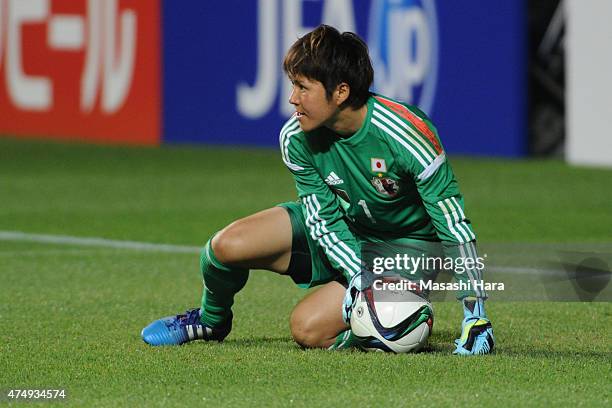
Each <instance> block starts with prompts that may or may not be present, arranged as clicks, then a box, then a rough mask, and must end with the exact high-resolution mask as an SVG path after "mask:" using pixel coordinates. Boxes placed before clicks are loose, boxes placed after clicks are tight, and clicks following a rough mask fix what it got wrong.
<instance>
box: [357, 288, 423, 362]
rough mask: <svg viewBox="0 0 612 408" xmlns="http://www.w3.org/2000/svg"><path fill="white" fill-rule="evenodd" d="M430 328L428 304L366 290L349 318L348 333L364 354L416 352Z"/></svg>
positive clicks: (409, 296) (406, 296)
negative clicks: (357, 342)
mask: <svg viewBox="0 0 612 408" xmlns="http://www.w3.org/2000/svg"><path fill="white" fill-rule="evenodd" d="M379 286H380V285H379ZM374 287H376V286H375V285H374ZM432 327H433V307H432V305H431V303H429V302H428V301H427V300H425V299H424V298H422V297H421V296H419V295H417V294H415V293H413V292H410V291H406V290H397V291H394V290H376V289H372V287H369V288H367V289H365V290H364V291H362V292H361V294H360V295H359V296H358V298H357V300H356V301H355V304H354V306H353V311H352V314H351V330H352V331H353V334H354V335H355V336H357V338H358V339H359V340H360V343H361V348H362V349H364V350H367V351H386V352H393V353H411V352H416V351H419V350H421V349H422V348H423V347H424V346H425V345H426V344H427V339H428V338H429V335H430V334H431V329H432Z"/></svg>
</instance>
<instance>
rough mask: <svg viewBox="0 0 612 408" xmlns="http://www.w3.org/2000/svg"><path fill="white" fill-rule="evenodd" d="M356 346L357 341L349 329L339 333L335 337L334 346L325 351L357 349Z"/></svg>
mask: <svg viewBox="0 0 612 408" xmlns="http://www.w3.org/2000/svg"><path fill="white" fill-rule="evenodd" d="M358 345H359V340H358V339H357V337H356V336H355V335H354V334H353V332H352V331H351V330H350V329H349V330H345V331H343V332H342V333H340V334H339V335H338V336H337V337H336V341H335V342H334V344H332V345H331V346H329V347H328V348H327V349H328V350H346V349H350V348H354V347H357V346H358Z"/></svg>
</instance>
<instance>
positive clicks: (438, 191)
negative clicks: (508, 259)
mask: <svg viewBox="0 0 612 408" xmlns="http://www.w3.org/2000/svg"><path fill="white" fill-rule="evenodd" d="M416 120H419V118H417V119H416ZM420 120H422V123H421V126H420V129H418V130H419V131H420V132H419V133H420V135H421V136H422V138H421V140H422V141H423V144H425V143H427V145H426V146H428V147H429V149H430V150H431V151H432V152H434V153H435V154H436V155H435V156H434V154H431V156H430V157H431V159H430V160H429V161H425V163H423V160H415V159H414V158H409V160H407V163H408V164H407V167H408V170H409V172H410V173H411V175H412V177H413V180H414V182H415V184H416V186H417V190H418V191H419V195H420V196H421V199H422V201H423V204H424V206H425V209H426V210H427V213H428V214H429V216H430V218H431V221H432V223H433V226H434V228H435V230H436V233H437V235H438V238H440V240H441V241H442V245H443V247H444V254H445V256H446V257H447V258H452V259H454V260H459V259H461V260H462V262H463V265H467V266H460V267H456V268H455V271H454V275H455V279H457V280H458V281H469V282H470V283H471V287H472V289H473V291H462V292H460V293H458V297H464V296H474V295H475V296H477V297H486V293H484V291H482V290H480V289H479V285H476V284H475V283H476V282H481V281H482V269H481V268H479V267H478V263H477V262H476V261H477V259H478V253H477V249H476V234H475V233H474V230H473V229H472V224H471V222H470V220H469V218H467V216H466V214H465V209H464V202H463V196H462V195H461V193H460V191H459V186H458V183H457V180H456V178H455V175H454V173H453V170H452V168H451V166H450V164H449V163H448V161H447V159H446V155H445V153H444V151H443V149H442V146H441V143H440V141H439V138H438V135H437V133H436V130H435V127H433V125H432V124H431V123H430V122H429V121H428V120H427V119H420Z"/></svg>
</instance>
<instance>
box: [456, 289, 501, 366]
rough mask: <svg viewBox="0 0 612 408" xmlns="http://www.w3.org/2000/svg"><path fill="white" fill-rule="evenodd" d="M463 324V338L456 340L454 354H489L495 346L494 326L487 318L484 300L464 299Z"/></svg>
mask: <svg viewBox="0 0 612 408" xmlns="http://www.w3.org/2000/svg"><path fill="white" fill-rule="evenodd" d="M462 303H463V316H464V318H463V322H462V323H461V337H460V338H458V339H457V340H455V346H456V348H455V351H453V354H459V355H464V356H467V355H475V354H489V353H491V352H492V351H493V347H494V346H495V337H493V326H492V325H491V321H490V320H489V319H488V318H487V314H486V312H485V307H484V299H477V298H470V297H468V298H464V299H463V301H462Z"/></svg>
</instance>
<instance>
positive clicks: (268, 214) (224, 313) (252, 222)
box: [142, 207, 346, 347]
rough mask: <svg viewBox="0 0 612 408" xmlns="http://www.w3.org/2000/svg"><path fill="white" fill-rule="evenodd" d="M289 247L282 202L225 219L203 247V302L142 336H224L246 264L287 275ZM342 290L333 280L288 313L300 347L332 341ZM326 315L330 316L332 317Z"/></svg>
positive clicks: (155, 341)
mask: <svg viewBox="0 0 612 408" xmlns="http://www.w3.org/2000/svg"><path fill="white" fill-rule="evenodd" d="M291 249H292V225H291V221H290V218H289V215H288V212H287V210H285V209H284V208H282V207H274V208H270V209H267V210H264V211H260V212H258V213H256V214H253V215H251V216H248V217H245V218H242V219H239V220H237V221H235V222H233V223H231V224H229V225H228V226H227V227H225V228H223V229H222V230H221V231H219V232H218V233H217V234H215V235H214V237H213V238H212V239H211V240H209V241H208V242H207V243H206V246H205V247H204V249H203V250H202V254H201V257H200V267H201V271H202V275H203V278H204V281H205V287H204V294H203V297H202V307H201V308H198V309H192V310H188V311H187V312H186V313H185V314H181V315H176V316H169V317H166V318H162V319H159V320H156V321H154V322H153V323H151V324H150V325H149V326H147V327H145V328H144V329H143V331H142V338H143V340H144V341H145V342H146V343H148V344H151V345H156V346H157V345H179V344H183V343H186V342H189V341H192V340H197V339H201V340H217V341H222V340H223V339H224V338H225V337H226V336H227V335H228V334H229V332H230V331H231V324H232V317H233V315H232V312H231V307H232V305H233V303H234V295H235V294H236V293H237V292H238V291H240V290H241V289H242V288H243V287H244V285H245V284H246V282H247V279H248V275H249V269H264V270H269V271H272V272H276V273H279V274H287V271H288V268H289V265H290V262H291ZM343 295H344V288H343V287H342V285H340V284H339V283H336V282H332V283H329V284H327V285H325V286H324V287H323V288H321V289H319V290H317V291H315V292H314V293H312V294H310V295H309V296H307V297H306V298H305V299H304V300H303V301H302V302H300V303H299V304H298V306H297V307H296V310H295V311H294V313H293V314H292V318H291V330H292V334H293V336H294V339H295V340H296V341H297V342H298V343H299V344H301V345H302V346H304V347H327V346H329V345H330V344H331V343H333V342H334V338H335V337H336V336H337V335H338V333H340V332H342V331H344V330H345V328H346V325H345V324H344V322H343V321H342V313H341V302H342V297H343ZM330 316H334V318H332V319H331V321H330ZM330 341H331V343H330Z"/></svg>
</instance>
